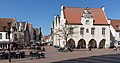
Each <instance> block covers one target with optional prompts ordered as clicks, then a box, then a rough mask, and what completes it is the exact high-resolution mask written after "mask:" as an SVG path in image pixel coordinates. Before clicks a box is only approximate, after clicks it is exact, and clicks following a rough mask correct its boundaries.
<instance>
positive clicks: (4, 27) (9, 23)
mask: <svg viewBox="0 0 120 63" xmlns="http://www.w3.org/2000/svg"><path fill="white" fill-rule="evenodd" d="M7 24H8V31H6V26H5V25H3V26H2V27H3V30H4V32H8V38H9V44H8V51H9V56H8V58H9V62H11V55H10V43H11V42H10V33H11V32H10V28H11V22H8V23H7Z"/></svg>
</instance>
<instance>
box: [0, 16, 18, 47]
mask: <svg viewBox="0 0 120 63" xmlns="http://www.w3.org/2000/svg"><path fill="white" fill-rule="evenodd" d="M8 22H9V23H11V24H10V31H11V33H10V41H11V42H12V43H13V42H17V40H18V39H17V38H18V34H17V30H18V29H17V22H16V18H0V48H4V49H8V44H9V43H10V42H9V37H8V28H9V26H8Z"/></svg>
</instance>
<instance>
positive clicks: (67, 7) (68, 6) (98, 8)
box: [64, 6, 101, 9]
mask: <svg viewBox="0 0 120 63" xmlns="http://www.w3.org/2000/svg"><path fill="white" fill-rule="evenodd" d="M64 7H65V8H84V9H85V8H92V9H101V8H93V7H72V6H71V7H70V6H64Z"/></svg>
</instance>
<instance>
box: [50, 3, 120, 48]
mask: <svg viewBox="0 0 120 63" xmlns="http://www.w3.org/2000/svg"><path fill="white" fill-rule="evenodd" d="M51 32H52V33H51V37H52V39H53V41H52V42H53V45H54V46H59V47H65V46H67V47H77V48H88V47H89V45H91V46H92V47H94V48H109V47H114V46H117V47H118V46H119V45H120V20H116V19H108V17H107V16H106V13H105V7H104V6H103V7H101V8H88V7H87V8H79V7H67V6H64V5H62V6H61V12H60V15H56V16H54V21H53V23H52V29H51Z"/></svg>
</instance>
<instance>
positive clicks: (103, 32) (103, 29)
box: [102, 27, 106, 35]
mask: <svg viewBox="0 0 120 63" xmlns="http://www.w3.org/2000/svg"><path fill="white" fill-rule="evenodd" d="M105 29H106V28H105V27H103V28H102V35H105Z"/></svg>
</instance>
